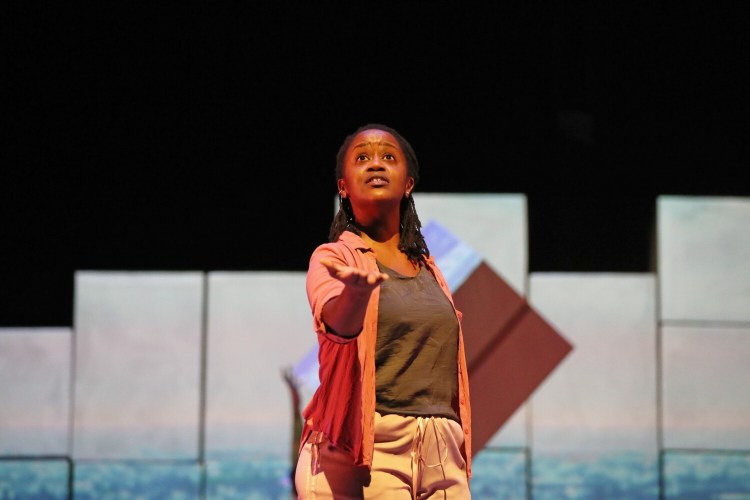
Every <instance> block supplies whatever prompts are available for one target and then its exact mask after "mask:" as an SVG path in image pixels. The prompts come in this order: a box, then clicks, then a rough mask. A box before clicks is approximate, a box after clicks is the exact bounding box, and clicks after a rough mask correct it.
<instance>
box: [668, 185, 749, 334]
mask: <svg viewBox="0 0 750 500" xmlns="http://www.w3.org/2000/svg"><path fill="white" fill-rule="evenodd" d="M657 213H658V258H659V262H658V269H659V281H660V283H659V288H660V293H661V317H662V319H665V320H709V321H711V320H712V321H750V198H731V197H725V198H721V197H689V196H660V197H659V199H658V200H657Z"/></svg>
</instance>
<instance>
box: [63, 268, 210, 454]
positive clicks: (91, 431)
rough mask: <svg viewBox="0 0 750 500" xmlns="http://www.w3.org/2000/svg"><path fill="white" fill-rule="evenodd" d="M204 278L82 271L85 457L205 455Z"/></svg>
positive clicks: (79, 330) (80, 442)
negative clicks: (202, 449)
mask: <svg viewBox="0 0 750 500" xmlns="http://www.w3.org/2000/svg"><path fill="white" fill-rule="evenodd" d="M203 282H204V276H203V273H200V272H97V271H79V272H77V273H76V275H75V292H76V296H75V337H76V339H75V359H76V370H75V379H76V380H75V394H74V401H75V413H74V457H75V458H76V459H101V458H105V459H141V458H155V459H188V458H197V456H198V447H199V412H200V384H201V346H202V337H201V332H202V328H203V293H204V292H203V288H204V283H203Z"/></svg>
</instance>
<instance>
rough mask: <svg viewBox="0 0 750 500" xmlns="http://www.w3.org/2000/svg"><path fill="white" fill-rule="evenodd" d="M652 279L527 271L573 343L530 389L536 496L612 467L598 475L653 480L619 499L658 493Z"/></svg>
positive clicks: (535, 292) (538, 303)
mask: <svg viewBox="0 0 750 500" xmlns="http://www.w3.org/2000/svg"><path fill="white" fill-rule="evenodd" d="M655 281H656V280H655V277H654V276H653V275H650V274H615V273H596V274H594V273H592V274H575V273H534V274H532V275H531V277H530V285H529V288H530V299H531V300H530V302H531V305H532V306H533V307H534V308H536V310H537V311H538V312H539V313H540V314H541V315H542V316H544V317H545V318H547V319H548V320H549V321H550V322H551V323H552V324H553V325H555V326H556V327H557V328H558V329H559V330H560V331H563V332H565V335H566V338H568V339H569V340H570V341H571V343H572V344H573V345H574V346H575V348H574V349H573V351H572V352H571V354H569V355H568V357H567V358H566V359H565V360H564V361H563V362H562V363H561V364H560V366H558V367H557V368H556V369H555V371H554V372H553V373H552V374H551V375H550V377H549V378H548V379H546V380H545V381H544V382H543V384H542V386H541V387H540V388H539V389H538V390H537V391H536V393H534V395H533V396H532V401H531V408H532V411H531V413H532V418H531V421H532V435H533V443H532V452H533V456H534V459H533V463H534V482H535V485H537V486H538V488H537V486H535V493H536V492H538V493H540V494H542V493H544V495H547V494H549V495H552V496H553V497H554V496H557V495H560V494H562V493H563V492H564V491H566V488H568V487H573V486H574V485H576V484H578V485H579V486H581V485H586V484H587V481H589V480H590V478H591V480H593V474H604V475H605V476H607V474H611V476H609V477H606V478H604V477H603V478H600V479H601V480H602V482H607V481H608V482H609V484H610V485H613V484H616V483H617V481H618V480H619V479H618V478H617V477H615V476H616V475H617V474H622V473H625V472H626V471H627V474H630V475H631V476H632V477H640V478H641V479H643V478H644V477H646V478H650V479H649V480H647V481H645V482H646V483H647V484H639V485H635V484H633V485H632V486H631V487H632V488H633V489H629V490H627V491H626V492H624V493H623V494H624V495H625V496H632V497H639V498H640V497H641V495H646V497H648V496H649V495H648V493H647V492H649V491H656V472H657V469H656V465H655V464H656V458H657V437H656V404H655V401H656V304H655V299H656V297H655V293H656V290H655ZM614 464H617V466H616V467H613V465H614ZM589 486H591V485H589ZM539 488H541V489H539ZM580 491H585V488H584V490H580ZM544 495H543V496H544ZM584 496H585V495H584Z"/></svg>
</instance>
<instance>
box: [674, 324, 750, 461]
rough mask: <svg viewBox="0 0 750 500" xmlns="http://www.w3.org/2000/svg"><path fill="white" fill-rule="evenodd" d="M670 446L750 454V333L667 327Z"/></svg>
mask: <svg viewBox="0 0 750 500" xmlns="http://www.w3.org/2000/svg"><path fill="white" fill-rule="evenodd" d="M662 360H663V368H662V370H663V376H662V385H663V391H662V393H663V394H662V399H663V407H664V410H663V411H664V417H663V422H664V446H665V447H666V448H698V449H714V450H716V449H729V450H750V328H741V329H740V328H692V327H691V328H687V327H663V328H662Z"/></svg>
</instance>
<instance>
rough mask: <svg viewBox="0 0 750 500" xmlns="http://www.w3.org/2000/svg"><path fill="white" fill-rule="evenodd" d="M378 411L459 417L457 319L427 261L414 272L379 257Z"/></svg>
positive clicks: (456, 418) (458, 419) (376, 361)
mask: <svg viewBox="0 0 750 500" xmlns="http://www.w3.org/2000/svg"><path fill="white" fill-rule="evenodd" d="M378 267H379V268H380V270H381V272H384V273H387V274H389V275H390V277H391V279H389V280H386V281H384V282H383V283H382V284H381V285H380V302H379V304H378V336H377V341H376V344H375V367H376V372H375V383H376V406H375V407H376V410H377V411H378V412H380V413H382V414H385V413H397V414H399V415H414V416H433V417H445V418H450V419H453V420H455V421H457V422H459V423H460V422H461V420H460V418H459V417H458V361H457V360H458V318H457V317H456V313H455V312H454V310H453V306H452V305H451V303H450V301H449V300H448V297H446V296H445V293H443V291H442V290H441V288H440V285H439V284H438V282H437V280H436V279H435V277H434V276H433V275H432V273H431V272H430V271H429V270H428V269H427V268H425V267H424V266H422V267H420V269H419V273H418V274H417V275H416V276H414V277H409V276H404V275H402V274H400V273H398V272H396V271H394V270H393V269H391V268H389V267H386V266H384V265H383V264H381V263H380V262H378Z"/></svg>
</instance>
